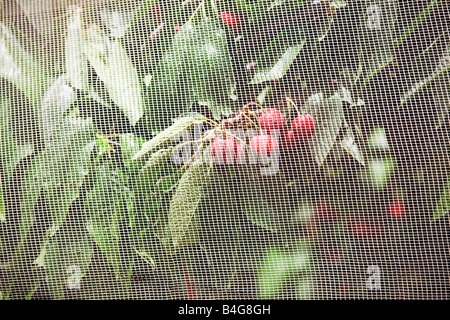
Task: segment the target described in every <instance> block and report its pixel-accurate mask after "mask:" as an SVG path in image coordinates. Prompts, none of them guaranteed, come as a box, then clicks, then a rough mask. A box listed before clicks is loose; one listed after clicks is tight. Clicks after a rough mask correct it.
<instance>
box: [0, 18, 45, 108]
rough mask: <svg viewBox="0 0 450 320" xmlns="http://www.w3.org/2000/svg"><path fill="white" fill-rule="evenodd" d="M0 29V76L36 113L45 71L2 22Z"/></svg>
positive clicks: (43, 87) (43, 84)
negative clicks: (30, 103) (15, 88)
mask: <svg viewBox="0 0 450 320" xmlns="http://www.w3.org/2000/svg"><path fill="white" fill-rule="evenodd" d="M0 29H1V31H0V32H1V33H0V52H1V54H0V76H1V77H3V78H5V79H7V80H8V81H10V82H11V83H13V84H14V85H16V86H17V88H18V89H19V90H20V91H22V92H23V93H24V94H25V96H26V97H27V98H28V99H29V100H30V101H31V102H32V104H33V106H34V108H35V109H36V111H37V109H38V106H39V102H40V98H41V95H42V93H43V92H44V90H45V88H46V86H47V82H48V79H47V77H46V75H45V73H44V70H45V69H44V68H43V67H42V65H41V64H40V63H39V62H38V61H36V60H35V59H34V57H33V56H32V55H31V54H29V53H28V52H27V51H25V49H24V48H23V47H22V46H21V44H20V43H19V41H18V40H17V39H16V38H15V37H14V35H13V33H12V32H11V31H10V30H9V29H8V27H7V26H6V25H4V24H3V23H2V22H0Z"/></svg>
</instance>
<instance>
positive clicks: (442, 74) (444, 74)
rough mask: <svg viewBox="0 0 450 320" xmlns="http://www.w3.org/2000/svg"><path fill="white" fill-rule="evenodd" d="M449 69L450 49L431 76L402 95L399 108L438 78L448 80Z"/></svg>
mask: <svg viewBox="0 0 450 320" xmlns="http://www.w3.org/2000/svg"><path fill="white" fill-rule="evenodd" d="M449 70H450V50H448V51H447V54H446V55H445V56H444V57H442V59H441V61H440V62H439V64H438V66H437V67H436V69H435V70H434V71H433V73H432V74H431V75H430V76H428V77H427V78H426V79H425V80H423V81H421V82H418V83H416V84H414V86H413V87H412V88H410V89H409V90H408V91H407V92H406V93H405V94H404V95H403V96H402V98H401V100H400V101H401V102H400V105H399V108H400V107H402V106H403V105H404V104H405V103H407V102H408V101H409V100H411V98H412V97H414V96H415V95H416V94H418V93H419V92H421V91H422V90H424V89H425V88H426V87H428V86H429V85H430V84H432V83H434V82H435V81H436V80H440V79H442V80H443V81H446V79H448V75H449ZM441 90H442V88H441ZM447 112H448V111H447ZM441 122H442V117H441V120H440V123H441Z"/></svg>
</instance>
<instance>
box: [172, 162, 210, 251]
mask: <svg viewBox="0 0 450 320" xmlns="http://www.w3.org/2000/svg"><path fill="white" fill-rule="evenodd" d="M210 173H211V166H210V164H209V163H205V162H204V161H203V159H201V157H200V158H198V159H196V160H194V162H192V163H191V165H190V166H189V167H188V169H187V170H186V172H185V173H184V174H183V176H182V177H181V178H180V181H179V183H178V187H177V189H176V191H175V194H174V195H173V198H172V200H171V201H170V207H169V222H168V226H169V230H170V233H171V235H172V242H173V244H174V246H175V247H177V246H178V245H179V244H180V242H181V240H182V239H183V237H184V235H185V233H186V231H187V230H188V228H189V226H190V224H191V221H192V219H193V217H194V216H195V212H196V211H197V207H198V205H199V203H200V200H201V199H202V197H203V193H204V190H203V189H204V187H205V185H206V184H207V183H208V181H209V175H210Z"/></svg>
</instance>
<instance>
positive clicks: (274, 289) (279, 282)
mask: <svg viewBox="0 0 450 320" xmlns="http://www.w3.org/2000/svg"><path fill="white" fill-rule="evenodd" d="M310 263H311V257H310V253H309V250H308V248H307V246H300V248H299V249H298V251H286V250H281V249H279V248H273V249H272V250H270V251H269V252H268V253H267V256H266V258H265V260H264V261H263V262H262V264H261V266H260V269H259V271H258V286H259V295H260V297H261V298H262V299H270V298H273V297H274V296H276V294H277V293H280V291H281V290H282V288H283V285H284V281H285V280H286V278H287V277H288V276H289V275H290V274H292V273H295V272H297V273H299V272H304V271H306V270H307V268H308V267H309V265H310Z"/></svg>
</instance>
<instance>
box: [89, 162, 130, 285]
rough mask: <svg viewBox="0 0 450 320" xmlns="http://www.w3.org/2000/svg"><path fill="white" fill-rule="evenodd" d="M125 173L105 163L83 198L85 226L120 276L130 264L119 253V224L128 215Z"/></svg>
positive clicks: (118, 276) (120, 243) (98, 170)
mask: <svg viewBox="0 0 450 320" xmlns="http://www.w3.org/2000/svg"><path fill="white" fill-rule="evenodd" d="M123 175H124V173H123V172H121V171H120V170H119V169H117V168H114V167H113V165H112V164H110V163H109V162H105V163H104V164H103V165H102V166H100V167H99V168H97V170H96V178H95V181H94V186H93V187H92V189H91V190H90V191H89V192H88V193H87V195H86V200H85V212H84V213H85V215H86V229H87V231H88V232H89V234H90V235H91V236H92V238H93V239H94V241H95V243H97V245H98V246H99V248H100V250H101V251H102V252H103V254H104V255H105V256H106V259H107V261H108V262H109V263H110V264H111V265H112V266H113V268H114V271H115V274H116V277H117V278H119V279H120V278H122V277H123V276H124V275H125V274H126V270H128V268H129V267H130V261H126V260H125V259H124V257H123V256H122V255H121V245H122V242H121V238H120V223H121V221H122V220H123V219H124V218H125V217H126V216H127V212H126V197H127V192H126V190H127V187H126V185H125V179H124V177H123Z"/></svg>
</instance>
